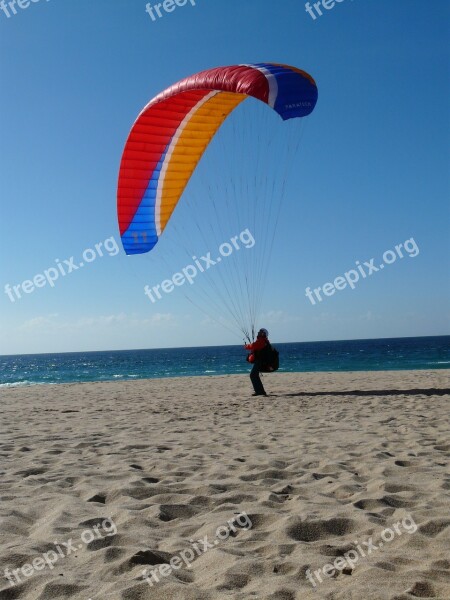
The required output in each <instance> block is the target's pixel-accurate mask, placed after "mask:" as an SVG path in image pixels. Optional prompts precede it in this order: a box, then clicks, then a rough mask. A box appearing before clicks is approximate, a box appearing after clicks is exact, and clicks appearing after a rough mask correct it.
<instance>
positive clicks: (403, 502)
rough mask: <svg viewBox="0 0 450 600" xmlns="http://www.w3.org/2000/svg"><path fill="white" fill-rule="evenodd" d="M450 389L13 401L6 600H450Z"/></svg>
mask: <svg viewBox="0 0 450 600" xmlns="http://www.w3.org/2000/svg"><path fill="white" fill-rule="evenodd" d="M448 375H449V371H391V372H370V373H361V372H360V373H316V374H312V373H308V374H301V373H298V374H281V373H277V374H273V375H270V376H267V377H265V384H266V387H267V390H268V391H269V392H270V393H271V394H273V395H270V396H268V397H265V398H262V397H258V398H252V397H251V395H250V391H251V390H250V382H249V380H248V377H247V376H224V377H198V378H191V379H181V378H180V379H165V380H161V379H160V380H142V381H134V382H108V383H85V384H73V385H53V386H33V387H26V388H25V387H24V388H13V389H12V388H9V389H6V390H5V389H3V390H2V391H1V404H0V406H1V418H2V424H1V430H0V431H1V444H0V457H1V463H0V472H1V489H0V498H1V503H0V507H1V526H0V535H1V550H0V565H1V568H0V590H2V591H1V592H0V599H1V600H5V599H8V600H9V599H13V600H15V599H21V600H36V599H40V600H47V599H49V600H50V599H60V598H61V599H68V598H70V599H73V600H89V599H92V600H100V599H101V600H104V599H111V600H119V599H120V600H147V599H152V598H156V599H161V600H166V599H167V600H175V599H177V600H178V599H179V600H184V599H187V600H194V599H197V600H200V599H201V600H207V599H215V598H218V599H220V598H235V599H246V600H247V599H254V600H256V599H272V600H295V599H301V600H308V599H314V600H319V599H322V598H323V599H328V600H372V599H373V600H382V599H383V600H384V599H386V600H388V599H389V600H394V599H395V600H407V599H415V598H441V599H446V600H449V599H450V535H449V534H450V527H449V525H450V501H449V497H450V477H449V460H448V458H449V451H450V434H449V422H448V417H449V412H450V411H449V406H450V404H449V398H450V395H449V393H450V391H449V389H448V388H449V387H450V386H449V377H448ZM446 388H447V389H446ZM326 565H328V566H326ZM5 568H8V569H9V571H8V572H7V573H6V574H8V575H9V577H10V578H11V582H10V581H9V580H8V579H7V578H6V575H5V572H4V569H5ZM13 570H15V573H13ZM308 570H309V571H308ZM324 571H325V573H326V574H324ZM308 573H309V578H308V577H307V574H308ZM145 577H147V579H145ZM18 580H19V581H20V582H19V581H18Z"/></svg>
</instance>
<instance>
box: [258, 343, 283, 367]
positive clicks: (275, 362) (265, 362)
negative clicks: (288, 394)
mask: <svg viewBox="0 0 450 600" xmlns="http://www.w3.org/2000/svg"><path fill="white" fill-rule="evenodd" d="M259 360H260V361H261V364H262V368H261V371H262V372H263V373H273V371H277V370H278V369H279V367H280V353H279V352H278V350H277V349H276V348H274V347H273V346H272V345H270V344H269V345H268V346H267V347H266V348H264V350H261V355H260V357H259Z"/></svg>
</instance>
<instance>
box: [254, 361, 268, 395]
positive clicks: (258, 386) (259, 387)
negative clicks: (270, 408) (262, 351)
mask: <svg viewBox="0 0 450 600" xmlns="http://www.w3.org/2000/svg"><path fill="white" fill-rule="evenodd" d="M259 369H260V365H259V363H257V362H256V363H255V364H254V365H253V369H252V370H251V373H250V379H251V380H252V384H253V389H254V390H255V394H265V393H266V392H265V390H264V386H263V384H262V381H261V378H260V376H259Z"/></svg>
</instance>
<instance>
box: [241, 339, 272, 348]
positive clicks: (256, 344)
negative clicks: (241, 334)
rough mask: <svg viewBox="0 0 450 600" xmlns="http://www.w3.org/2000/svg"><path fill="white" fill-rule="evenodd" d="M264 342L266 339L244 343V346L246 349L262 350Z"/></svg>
mask: <svg viewBox="0 0 450 600" xmlns="http://www.w3.org/2000/svg"><path fill="white" fill-rule="evenodd" d="M266 344H267V341H266V340H256V342H253V344H246V346H245V348H246V350H262V349H263V348H265V347H266Z"/></svg>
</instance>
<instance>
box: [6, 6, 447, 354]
mask: <svg viewBox="0 0 450 600" xmlns="http://www.w3.org/2000/svg"><path fill="white" fill-rule="evenodd" d="M12 4H13V7H11V6H8V2H6V3H5V2H3V3H1V2H0V109H1V110H0V152H1V158H2V160H1V167H0V203H1V204H0V215H1V219H0V244H1V248H0V289H1V294H0V354H26V353H40V352H68V351H89V350H103V349H108V350H115V349H116V350H120V349H133V348H136V349H137V348H159V347H186V346H201V345H222V344H238V343H240V342H241V338H240V336H239V334H237V333H236V332H234V331H231V330H229V329H226V328H224V327H222V326H221V325H220V324H218V323H217V322H216V321H215V320H214V319H212V318H210V317H208V316H206V315H205V314H204V313H202V312H201V311H199V310H198V309H197V308H196V307H195V306H194V305H193V304H192V302H191V301H190V300H189V299H188V298H186V296H185V295H184V293H181V292H180V293H178V292H179V290H175V291H174V292H173V293H171V294H166V295H165V296H164V297H163V298H162V299H161V300H159V301H158V302H156V303H152V302H151V301H150V300H149V298H148V297H147V296H145V294H144V293H143V285H144V283H150V284H151V285H153V284H154V283H158V282H160V281H162V280H163V279H165V278H167V277H171V276H172V273H173V272H175V271H177V270H179V269H181V268H182V267H183V266H184V264H185V263H184V262H182V263H181V264H180V257H181V255H180V254H176V253H174V255H173V257H174V262H172V263H167V264H166V262H165V261H164V260H163V259H162V258H161V257H162V253H163V251H162V250H161V251H160V252H159V254H156V253H155V255H154V256H150V255H151V253H150V254H149V255H144V256H140V257H132V256H131V257H129V256H128V257H127V256H125V254H124V252H123V249H122V247H121V243H120V235H119V232H118V226H117V217H116V189H117V176H118V169H119V165H120V159H121V154H122V151H123V147H124V143H125V140H126V138H127V135H128V132H129V130H130V128H131V126H132V124H133V122H134V120H135V118H136V117H137V115H138V113H139V112H140V110H141V109H142V108H143V107H144V106H145V104H146V103H147V102H149V100H150V99H151V98H152V97H153V96H155V95H156V94H158V93H159V92H160V91H162V90H163V89H165V88H166V87H168V86H169V85H171V84H172V83H174V82H176V81H178V80H180V79H182V78H184V77H186V76H188V75H191V74H193V73H196V72H198V71H201V70H204V69H208V68H212V67H216V66H224V65H233V64H241V63H258V62H275V63H284V64H290V65H294V66H297V67H299V68H301V69H303V70H305V71H307V72H308V73H310V74H311V75H312V76H313V77H314V79H315V80H316V82H317V85H318V89H319V100H318V103H317V106H316V108H315V110H314V112H313V113H312V114H311V115H310V116H309V117H307V119H308V122H307V126H306V127H305V129H304V130H303V134H302V140H301V145H300V148H299V151H298V154H296V155H295V156H293V167H292V170H291V171H290V173H289V178H288V185H287V188H286V198H285V200H284V204H283V210H282V212H281V213H280V220H279V223H278V228H277V236H276V240H275V244H274V250H273V255H272V260H271V262H270V264H268V274H267V283H266V287H265V294H264V296H263V298H262V307H261V318H260V322H258V323H257V326H264V327H266V328H267V329H269V332H270V337H271V340H272V341H275V342H295V341H297V342H299V341H316V340H337V339H362V338H380V337H403V336H426V335H444V334H449V333H450V331H449V330H450V327H449V323H450V318H449V317H450V302H449V300H450V284H449V280H448V267H449V266H450V265H449V239H450V236H449V223H450V220H449V216H450V215H449V197H450V195H449V192H450V185H449V175H448V173H449V170H448V164H449V162H448V159H449V141H450V132H449V124H450V120H449V108H448V107H449V100H450V90H449V62H450V61H449V47H448V35H449V22H450V21H449V17H450V4H449V3H448V2H447V1H445V0H438V1H436V2H433V3H430V2H429V0H396V1H395V2H392V0H342V1H341V2H336V3H335V4H334V5H333V4H332V2H331V1H330V0H325V4H327V5H328V6H330V8H329V9H325V8H324V7H320V5H319V8H320V12H321V13H322V14H321V15H319V14H318V12H317V11H315V9H312V10H311V13H312V15H311V14H310V13H309V12H308V11H307V10H306V8H305V2H304V1H303V0H277V1H275V0H189V1H188V2H187V3H186V5H185V6H176V7H175V5H174V7H175V9H174V10H172V11H171V12H166V11H164V9H160V12H161V15H162V16H161V17H158V16H157V15H156V16H155V8H154V7H153V18H152V16H151V14H150V12H151V11H150V10H149V11H148V12H146V4H147V3H146V2H145V1H142V0H114V2H111V0H64V1H63V0H37V1H36V0H34V2H30V3H27V2H26V1H24V2H22V6H24V8H20V7H19V6H17V5H15V4H14V3H12ZM155 4H158V3H157V2H151V3H149V5H150V6H153V5H155ZM179 4H182V2H179ZM168 6H171V5H170V3H169V4H168ZM14 13H15V14H14ZM8 15H9V16H8ZM267 110H270V109H267ZM255 114H256V113H255ZM231 118H232V117H230V119H231ZM241 122H242V119H241ZM237 123H239V121H237ZM244 124H245V123H244ZM229 145H230V146H232V144H231V143H230V144H229ZM281 149H282V148H281V146H280V151H281ZM232 151H233V150H232V148H230V156H231V155H232ZM223 154H226V151H225V152H224V153H223ZM225 158H226V157H225ZM211 160H214V158H213V159H211ZM210 162H211V161H210ZM205 164H206V163H205ZM224 164H226V161H225V162H224ZM217 169H218V170H219V167H217ZM204 170H206V169H204ZM223 170H224V167H222V166H221V167H220V172H221V173H222V172H223ZM225 170H226V169H225ZM250 179H252V178H251V177H250ZM201 185H202V183H201V181H200V178H197V179H194V180H193V182H192V186H191V187H190V188H188V189H187V192H188V194H189V193H191V194H194V195H195V196H196V197H197V198H200V201H204V202H206V199H205V193H203V192H202V188H201ZM180 202H183V198H182V199H181V200H180ZM186 207H187V205H186ZM186 207H185V208H186ZM186 210H187V208H186ZM180 211H182V208H180ZM180 214H182V213H180ZM205 214H206V213H205ZM175 216H176V214H175V215H174V219H175ZM196 218H197V217H196V216H195V214H192V212H191V216H190V219H191V221H190V224H189V229H188V225H186V227H184V225H183V224H181V225H180V223H178V224H179V226H181V228H182V229H186V230H188V232H189V237H190V242H191V244H192V247H193V248H194V249H197V250H196V251H198V252H199V253H202V252H204V251H205V250H206V248H205V247H204V245H203V241H202V238H201V236H200V235H199V233H198V231H197V229H195V227H192V229H191V226H192V223H195V222H196ZM171 231H172V230H171ZM231 233H234V232H231ZM236 233H237V232H236ZM171 235H172V238H174V237H175V235H174V234H172V233H170V232H169V230H168V231H167V235H166V238H165V239H164V244H165V246H162V249H164V248H169V249H170V246H171V238H170V236H171ZM163 237H164V236H163ZM225 239H227V238H225ZM100 243H102V244H103V246H101V248H103V250H102V252H103V256H99V252H97V251H96V250H95V245H96V244H100ZM399 244H403V246H402V247H401V248H403V251H401V250H400V251H401V252H402V254H403V257H402V258H401V257H400V256H399V254H398V251H397V253H396V250H395V247H396V246H399ZM260 246H261V243H256V245H255V248H254V249H253V248H252V249H245V250H244V249H243V250H242V251H241V254H240V255H236V256H235V257H234V258H233V260H236V261H238V260H239V259H241V257H242V256H244V254H245V252H247V253H250V252H255V253H256V252H257V251H259V248H260ZM87 249H91V252H87V253H85V256H87V260H86V261H85V265H84V267H83V268H78V269H74V268H72V271H71V272H70V273H69V272H67V274H66V275H65V276H64V277H63V276H62V275H61V274H60V276H59V277H58V279H55V281H53V282H52V285H50V283H49V281H48V280H47V279H46V280H45V283H44V278H43V277H41V278H39V277H38V278H37V279H35V278H36V276H37V275H39V274H43V273H44V271H45V270H48V269H50V268H53V269H54V270H57V269H58V265H61V268H64V269H65V271H68V270H69V269H70V267H69V264H70V263H71V260H70V257H74V261H73V262H72V264H79V262H80V260H81V259H80V257H81V256H83V253H84V252H85V251H86V250H87ZM386 252H387V253H386ZM384 253H386V254H384ZM168 254H170V252H168ZM255 256H256V254H255ZM382 257H384V258H385V259H386V260H382ZM372 258H374V259H375V260H374V262H373V263H372V264H373V265H378V267H379V266H380V264H381V263H382V262H384V265H383V269H379V268H378V270H377V271H375V270H373V271H372V272H371V274H370V275H368V274H367V272H368V271H369V270H370V267H368V266H363V265H364V263H365V262H366V263H370V259H372ZM394 258H396V260H394ZM134 259H135V260H134ZM65 260H66V261H68V262H67V263H65V262H64V261H65ZM89 261H90V262H89ZM146 261H147V262H146ZM356 261H359V263H358V264H359V265H360V266H361V269H363V270H364V272H365V276H363V275H362V272H361V271H360V272H359V275H358V277H359V281H357V282H355V283H354V284H352V285H353V287H351V286H350V284H349V282H348V280H346V281H347V284H346V286H345V288H343V289H336V287H338V286H341V287H342V285H343V284H342V280H340V279H337V278H339V277H342V276H343V275H344V274H345V273H348V272H349V271H350V270H352V269H353V270H354V271H355V272H357V271H356V270H357V268H358V264H356ZM389 263H390V264H389ZM222 267H223V265H219V266H217V267H215V268H216V269H217V270H219V269H221V268H222ZM225 268H226V267H225ZM171 269H172V270H171ZM52 273H54V272H53V271H50V278H51V277H52V275H51V274H52ZM222 273H223V274H224V275H225V273H226V271H225V270H223V271H222ZM55 277H56V276H55ZM352 277H355V276H352V275H348V276H347V278H349V279H351V278H352ZM33 279H34V280H35V281H36V285H34V287H33V289H31V287H30V284H29V283H28V284H27V283H24V282H26V281H29V280H33ZM344 279H345V277H344ZM328 282H335V283H336V286H335V289H334V292H333V293H331V292H330V288H329V287H328V288H326V289H328V293H329V295H325V294H324V292H323V291H322V292H319V295H320V297H321V300H320V301H319V299H318V298H317V296H314V292H313V290H314V289H317V288H318V287H319V286H320V287H321V288H323V286H324V284H326V283H328ZM22 284H23V285H24V287H23V288H22V287H20V288H17V287H16V290H18V291H19V293H20V298H19V297H18V296H17V293H16V292H15V291H14V286H21V285H22ZM201 285H202V284H201V282H200V280H199V282H198V283H197V282H195V283H194V284H193V285H192V286H190V288H189V293H190V294H191V299H194V300H195V298H196V294H197V293H198V294H200V290H201ZM308 288H310V289H311V290H312V291H311V292H310V297H308V296H307V295H306V290H307V289H308ZM197 289H198V292H197V291H196V290H197ZM25 290H28V291H25ZM311 298H312V300H311ZM213 316H217V317H220V315H218V314H215V315H213Z"/></svg>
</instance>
